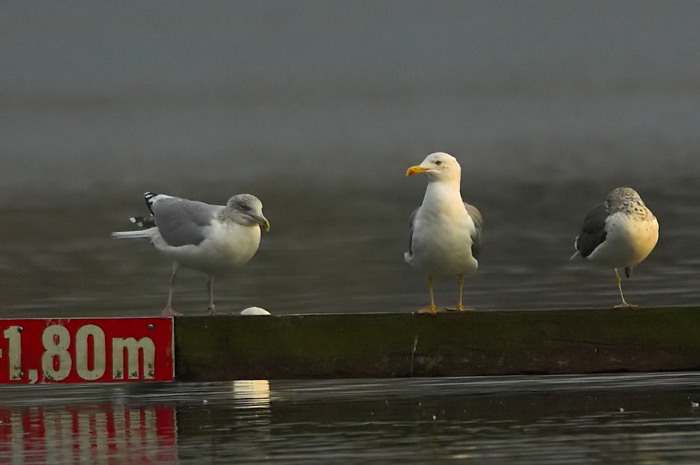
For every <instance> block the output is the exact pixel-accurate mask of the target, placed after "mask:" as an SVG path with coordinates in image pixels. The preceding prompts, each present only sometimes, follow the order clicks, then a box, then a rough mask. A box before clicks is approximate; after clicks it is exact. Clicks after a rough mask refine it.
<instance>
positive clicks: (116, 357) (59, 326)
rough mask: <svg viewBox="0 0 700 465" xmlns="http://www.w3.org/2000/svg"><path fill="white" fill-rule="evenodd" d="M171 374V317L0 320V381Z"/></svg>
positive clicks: (90, 379)
mask: <svg viewBox="0 0 700 465" xmlns="http://www.w3.org/2000/svg"><path fill="white" fill-rule="evenodd" d="M173 379H174V363H173V320H172V318H71V319H65V320H62V319H22V320H5V319H0V383H16V384H27V383H28V384H34V383H87V382H93V383H110V382H129V381H131V382H133V381H172V380H173Z"/></svg>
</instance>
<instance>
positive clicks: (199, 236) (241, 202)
mask: <svg viewBox="0 0 700 465" xmlns="http://www.w3.org/2000/svg"><path fill="white" fill-rule="evenodd" d="M144 199H145V200H146V205H147V206H148V209H149V210H150V211H151V216H149V217H146V218H143V217H135V218H131V222H132V223H134V224H136V225H138V226H140V227H142V228H145V229H143V230H141V231H123V232H114V233H112V237H113V238H115V239H133V238H147V239H150V240H151V243H152V244H153V246H154V247H155V248H156V249H157V250H158V251H159V252H161V253H162V254H163V255H166V256H168V257H169V258H170V259H171V260H173V273H172V275H171V276H170V288H169V290H168V302H167V304H166V305H165V309H163V312H162V313H161V316H164V317H169V316H178V315H181V314H180V313H178V312H176V311H175V310H173V307H172V303H173V283H174V281H175V276H176V275H177V273H178V271H180V268H181V267H185V268H191V269H193V270H197V271H201V272H202V273H205V274H206V275H207V291H208V292H209V314H210V315H213V314H214V313H215V310H214V277H215V276H219V275H222V274H225V273H227V272H229V271H232V270H234V269H236V268H240V267H242V266H243V265H245V264H246V263H248V261H249V260H250V259H251V258H253V255H255V252H257V251H258V246H259V245H260V228H261V227H263V228H265V230H266V231H269V230H270V223H269V222H268V221H267V219H266V218H265V216H263V212H262V202H260V200H259V199H258V198H257V197H255V196H254V195H251V194H239V195H235V196H233V197H231V198H230V199H229V201H228V203H227V204H226V206H223V205H209V204H207V203H203V202H197V201H194V200H187V199H181V198H178V197H171V196H169V195H164V194H154V193H152V192H146V193H145V194H144Z"/></svg>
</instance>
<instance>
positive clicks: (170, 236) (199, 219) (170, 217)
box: [150, 196, 224, 247]
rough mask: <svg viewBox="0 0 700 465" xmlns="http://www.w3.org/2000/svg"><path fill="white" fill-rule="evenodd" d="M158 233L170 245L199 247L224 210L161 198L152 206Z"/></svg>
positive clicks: (219, 207) (217, 207) (220, 207)
mask: <svg viewBox="0 0 700 465" xmlns="http://www.w3.org/2000/svg"><path fill="white" fill-rule="evenodd" d="M150 207H151V210H152V211H153V216H154V217H155V219H156V225H157V226H158V232H160V235H161V236H162V237H163V239H165V242H167V243H168V244H169V245H171V246H173V247H180V246H183V245H198V244H199V243H201V242H202V241H203V240H204V239H205V238H206V235H207V230H208V228H209V226H210V225H211V222H212V220H214V218H215V217H216V215H217V214H218V213H219V212H220V211H221V210H222V209H223V208H224V207H223V206H220V205H209V204H207V203H204V202H197V201H195V200H187V199H180V198H177V197H165V196H163V197H162V198H159V199H158V200H157V201H156V202H153V203H152V204H151V205H150Z"/></svg>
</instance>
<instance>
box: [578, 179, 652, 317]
mask: <svg viewBox="0 0 700 465" xmlns="http://www.w3.org/2000/svg"><path fill="white" fill-rule="evenodd" d="M658 240H659V222H658V221H657V220H656V217H655V216H654V215H653V214H652V213H651V210H649V209H648V208H647V207H646V205H644V202H643V201H642V198H641V197H640V196H639V194H638V193H637V192H636V191H635V190H634V189H631V188H629V187H618V188H616V189H613V191H612V192H610V194H609V195H608V198H607V200H606V201H605V202H602V203H599V204H598V205H596V206H595V207H593V209H592V210H591V211H590V212H588V215H586V218H585V219H584V220H583V227H582V228H581V233H580V234H579V235H578V237H577V238H576V241H575V242H574V246H575V247H576V253H574V255H573V256H572V257H571V259H574V258H576V257H583V258H586V259H588V260H591V261H592V262H596V263H600V264H602V265H605V266H608V267H611V268H613V269H614V270H615V279H616V280H617V287H618V289H619V290H620V299H622V302H621V303H620V304H619V305H615V308H633V307H637V305H633V304H630V303H627V301H626V300H625V296H624V294H622V283H621V281H622V280H621V279H620V274H619V273H618V272H617V269H618V268H624V269H625V275H626V276H627V277H628V278H629V277H630V276H631V275H632V268H633V267H634V266H635V265H637V264H639V263H641V262H642V260H644V259H645V258H647V256H648V255H649V254H650V253H651V251H652V250H653V249H654V246H656V242H657V241H658Z"/></svg>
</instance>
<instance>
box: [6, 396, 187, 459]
mask: <svg viewBox="0 0 700 465" xmlns="http://www.w3.org/2000/svg"><path fill="white" fill-rule="evenodd" d="M175 417H176V415H175V409H174V408H173V407H172V406H149V407H134V408H132V407H127V406H123V405H112V404H104V405H81V406H68V407H65V408H55V407H40V406H39V407H20V408H14V409H10V408H5V409H2V410H0V462H2V463H13V464H15V463H17V464H23V463H32V464H34V463H36V464H43V463H47V464H48V463H51V464H64V463H126V462H133V463H174V462H176V461H177V428H176V421H175Z"/></svg>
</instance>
